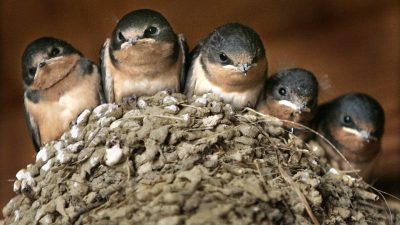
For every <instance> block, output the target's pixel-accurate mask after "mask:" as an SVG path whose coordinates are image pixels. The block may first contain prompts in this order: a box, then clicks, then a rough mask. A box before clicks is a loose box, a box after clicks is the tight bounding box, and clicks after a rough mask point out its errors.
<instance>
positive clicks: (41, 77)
mask: <svg viewBox="0 0 400 225" xmlns="http://www.w3.org/2000/svg"><path fill="white" fill-rule="evenodd" d="M22 78H23V84H24V105H25V117H26V121H27V124H28V127H29V130H30V133H31V136H32V139H33V143H34V146H35V149H36V151H39V148H40V146H42V145H43V144H46V143H48V142H50V141H51V140H54V139H57V138H59V137H60V136H61V135H62V133H63V132H64V131H65V130H66V129H67V128H68V127H69V125H70V123H71V122H72V121H73V120H74V119H75V118H76V117H77V116H78V115H79V114H80V113H81V112H82V111H83V110H85V109H91V108H94V107H96V106H97V105H99V104H100V103H101V102H102V95H101V93H102V90H101V76H100V74H99V71H98V68H97V66H96V65H95V64H93V63H92V62H91V61H89V60H88V59H87V58H85V57H83V55H82V53H80V52H79V51H78V50H76V49H75V48H74V47H73V46H71V45H70V44H68V43H67V42H65V41H62V40H59V39H56V38H51V37H44V38H40V39H37V40H35V41H33V42H32V43H30V44H29V45H28V46H27V47H26V49H25V51H24V53H23V56H22Z"/></svg>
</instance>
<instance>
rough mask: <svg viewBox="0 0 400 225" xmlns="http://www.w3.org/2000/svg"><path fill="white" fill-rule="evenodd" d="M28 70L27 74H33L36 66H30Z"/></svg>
mask: <svg viewBox="0 0 400 225" xmlns="http://www.w3.org/2000/svg"><path fill="white" fill-rule="evenodd" d="M28 72H29V75H31V76H33V75H35V73H36V68H35V67H31V68H29V70H28Z"/></svg>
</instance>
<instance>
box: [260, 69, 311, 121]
mask: <svg viewBox="0 0 400 225" xmlns="http://www.w3.org/2000/svg"><path fill="white" fill-rule="evenodd" d="M317 102H318V81H317V79H316V78H315V76H314V74H313V73H311V72H310V71H307V70H305V69H301V68H292V69H287V70H283V71H280V72H278V73H276V74H274V75H272V76H271V77H270V78H268V80H267V82H266V84H265V86H264V90H263V97H262V98H261V100H260V102H259V104H258V107H257V110H258V111H260V112H262V113H264V114H269V115H272V116H275V117H278V118H279V119H284V120H290V121H294V122H297V123H301V124H304V125H308V124H309V122H310V121H311V120H312V118H313V117H314V114H315V110H316V108H317Z"/></svg>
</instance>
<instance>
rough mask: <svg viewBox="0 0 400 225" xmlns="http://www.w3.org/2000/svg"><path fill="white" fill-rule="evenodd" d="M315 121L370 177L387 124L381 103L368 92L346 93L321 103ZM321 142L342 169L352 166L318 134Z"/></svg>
mask: <svg viewBox="0 0 400 225" xmlns="http://www.w3.org/2000/svg"><path fill="white" fill-rule="evenodd" d="M315 123H316V130H317V131H318V132H319V133H320V134H322V135H323V136H324V137H325V138H327V139H328V140H329V141H330V142H331V143H332V144H333V145H334V146H335V147H336V148H337V149H338V150H339V151H340V152H341V153H342V154H343V155H344V157H345V158H346V159H347V160H348V161H349V162H350V164H351V166H352V167H353V168H354V169H359V170H360V175H361V176H362V177H364V178H365V179H368V177H369V176H370V174H371V170H372V168H373V167H374V162H375V161H376V159H377V156H378V153H379V152H380V146H381V138H382V135H383V131H384V123H385V117H384V111H383V108H382V106H381V105H380V104H379V103H378V102H377V101H376V100H375V99H373V98H372V97H370V96H368V95H366V94H361V93H350V94H346V95H343V96H340V97H338V98H336V99H334V100H332V101H331V102H328V103H326V104H324V105H322V106H320V107H319V109H318V113H317V115H316V120H315ZM318 142H319V143H320V144H321V145H322V146H323V147H325V149H326V151H327V153H328V156H329V157H330V159H331V161H332V162H335V163H337V164H338V167H339V168H340V169H344V170H348V169H351V167H350V166H349V165H348V164H347V163H346V162H345V161H344V160H343V159H342V158H341V157H340V156H339V155H338V154H337V153H336V152H335V151H334V149H333V148H332V147H331V146H330V145H329V144H327V143H326V141H324V140H322V139H321V138H320V137H318Z"/></svg>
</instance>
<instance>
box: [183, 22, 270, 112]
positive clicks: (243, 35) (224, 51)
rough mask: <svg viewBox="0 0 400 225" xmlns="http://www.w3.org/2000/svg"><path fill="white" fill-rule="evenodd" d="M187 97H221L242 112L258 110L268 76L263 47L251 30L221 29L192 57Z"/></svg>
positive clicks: (234, 25) (237, 26)
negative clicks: (253, 108) (248, 109)
mask: <svg viewBox="0 0 400 225" xmlns="http://www.w3.org/2000/svg"><path fill="white" fill-rule="evenodd" d="M191 54H192V56H191V65H190V68H189V71H188V74H187V79H186V86H185V94H186V95H187V96H192V95H202V94H205V93H210V92H212V93H216V94H219V95H220V96H221V97H222V98H223V99H224V101H225V102H226V103H230V104H232V105H233V107H234V108H236V109H239V108H243V107H246V106H250V107H254V106H255V105H256V103H257V101H258V98H259V96H260V92H261V90H262V87H263V84H264V81H265V79H266V73H267V59H266V55H265V50H264V46H263V43H262V41H261V39H260V37H259V36H258V34H257V33H256V32H255V31H254V30H252V29H251V28H249V27H247V26H244V25H241V24H238V23H229V24H225V25H223V26H221V27H218V28H217V29H216V30H215V31H214V32H212V33H211V34H210V35H209V36H208V37H207V38H206V39H205V40H203V41H201V42H200V43H199V44H198V45H197V47H195V49H194V50H193V52H192V53H191Z"/></svg>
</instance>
